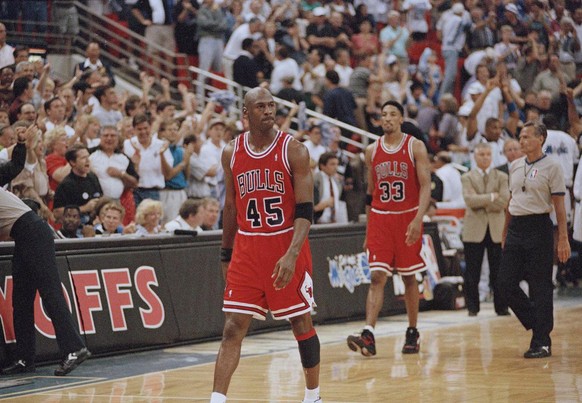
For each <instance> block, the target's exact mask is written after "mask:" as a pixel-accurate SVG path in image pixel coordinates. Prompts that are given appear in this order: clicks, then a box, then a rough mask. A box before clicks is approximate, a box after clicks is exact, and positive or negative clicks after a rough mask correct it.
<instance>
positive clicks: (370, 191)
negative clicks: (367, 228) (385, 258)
mask: <svg viewBox="0 0 582 403" xmlns="http://www.w3.org/2000/svg"><path fill="white" fill-rule="evenodd" d="M378 141H382V138H380V140H378ZM375 144H376V143H372V144H370V145H369V146H367V147H366V151H365V153H364V161H365V163H366V171H367V173H366V175H367V176H368V188H367V189H366V222H368V220H369V219H370V210H371V209H372V195H373V194H374V187H375V186H376V184H375V183H374V175H373V170H372V154H373V153H374V147H375ZM363 249H364V252H365V251H366V250H367V249H368V236H367V234H366V236H365V237H364V245H363Z"/></svg>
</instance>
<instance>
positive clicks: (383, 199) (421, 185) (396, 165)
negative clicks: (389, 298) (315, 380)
mask: <svg viewBox="0 0 582 403" xmlns="http://www.w3.org/2000/svg"><path fill="white" fill-rule="evenodd" d="M402 120H403V109H402V105H400V104H399V103H398V102H395V101H388V102H386V103H384V105H382V129H383V131H384V135H383V136H382V137H380V138H379V139H378V141H376V142H375V143H374V144H371V145H369V146H368V147H367V148H366V164H367V166H368V192H367V195H366V213H367V215H368V230H367V234H366V244H365V247H367V250H368V260H369V263H370V271H371V272H372V282H371V284H370V289H369V290H368V298H367V300H366V326H365V327H364V330H363V331H362V332H361V333H360V334H357V335H353V336H349V337H348V346H349V347H350V349H352V350H353V351H358V350H360V352H361V353H362V355H364V356H366V357H368V356H372V355H376V344H375V340H374V327H375V326H376V321H377V320H378V314H379V313H380V310H381V309H382V304H383V302H384V286H385V285H386V281H387V279H388V276H389V275H390V276H391V275H392V274H394V273H395V272H396V273H399V274H400V275H401V276H402V280H403V282H404V286H405V294H404V301H405V304H406V313H407V314H408V326H409V327H408V329H407V330H406V341H405V343H404V347H403V348H402V352H403V353H405V354H414V353H418V351H419V349H420V343H419V334H418V330H417V329H416V321H417V318H418V300H419V293H418V284H417V281H416V278H415V274H416V273H419V272H422V271H424V270H425V269H426V268H425V264H424V261H423V259H422V258H421V256H420V249H421V246H422V236H421V235H422V218H423V216H424V213H425V212H426V210H427V208H428V206H429V202H430V163H429V160H428V154H427V151H426V147H425V146H424V144H423V143H422V142H421V141H420V140H417V139H415V138H414V137H412V136H410V135H408V134H405V133H402V132H401V131H400V125H401V124H402Z"/></svg>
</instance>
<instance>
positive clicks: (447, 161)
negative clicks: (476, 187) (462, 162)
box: [433, 151, 465, 209]
mask: <svg viewBox="0 0 582 403" xmlns="http://www.w3.org/2000/svg"><path fill="white" fill-rule="evenodd" d="M451 161H452V158H451V154H450V153H449V152H447V151H440V152H439V153H438V154H437V155H436V156H435V158H434V162H433V164H434V165H433V167H434V169H435V174H436V175H437V176H438V177H439V178H440V180H441V181H442V182H443V200H442V201H440V202H437V203H436V205H437V208H441V209H462V208H465V199H463V183H462V181H461V173H460V172H459V171H458V170H457V169H456V168H455V167H454V165H453V164H452V163H451Z"/></svg>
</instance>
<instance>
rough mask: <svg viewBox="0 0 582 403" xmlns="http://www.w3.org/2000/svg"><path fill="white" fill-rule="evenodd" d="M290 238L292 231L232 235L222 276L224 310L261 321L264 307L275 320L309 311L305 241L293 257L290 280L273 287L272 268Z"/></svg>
mask: <svg viewBox="0 0 582 403" xmlns="http://www.w3.org/2000/svg"><path fill="white" fill-rule="evenodd" d="M292 237H293V230H290V231H287V232H284V233H281V234H276V235H265V234H261V235H246V234H241V233H240V232H239V233H237V234H236V238H235V241H234V247H233V254H232V260H231V262H230V265H229V267H228V272H227V275H226V288H225V290H224V305H223V308H222V310H223V311H224V312H238V313H245V314H249V315H252V316H253V317H254V318H256V319H261V320H264V319H265V318H266V316H267V311H268V310H270V311H271V314H272V315H273V317H274V318H275V319H287V318H292V317H294V316H299V315H302V314H304V313H307V312H311V309H312V307H314V306H315V302H314V299H313V281H312V278H311V273H312V262H311V250H310V249H309V242H308V241H305V243H304V244H303V248H302V249H301V252H300V253H299V256H298V257H297V263H296V266H295V275H294V276H293V278H292V280H291V282H290V283H289V284H288V285H287V286H286V287H285V288H283V289H281V290H275V287H274V286H273V283H274V281H275V278H271V276H272V275H273V270H274V269H275V265H276V263H277V261H278V260H279V259H280V258H281V257H282V256H283V255H284V254H285V252H287V249H288V248H289V245H290V244H291V238H292Z"/></svg>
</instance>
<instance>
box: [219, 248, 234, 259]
mask: <svg viewBox="0 0 582 403" xmlns="http://www.w3.org/2000/svg"><path fill="white" fill-rule="evenodd" d="M231 258H232V248H220V261H221V262H225V263H228V262H230V259H231Z"/></svg>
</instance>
